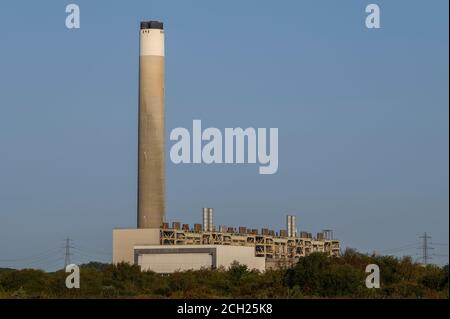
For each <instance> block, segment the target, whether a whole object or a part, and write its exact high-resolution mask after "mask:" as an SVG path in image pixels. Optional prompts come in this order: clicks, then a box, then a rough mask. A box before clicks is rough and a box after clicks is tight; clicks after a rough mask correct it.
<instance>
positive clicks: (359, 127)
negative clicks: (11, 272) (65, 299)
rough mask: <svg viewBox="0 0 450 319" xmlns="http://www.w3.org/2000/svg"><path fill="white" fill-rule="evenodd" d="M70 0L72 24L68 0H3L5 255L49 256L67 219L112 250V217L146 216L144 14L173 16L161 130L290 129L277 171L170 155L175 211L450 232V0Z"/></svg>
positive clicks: (0, 218)
mask: <svg viewBox="0 0 450 319" xmlns="http://www.w3.org/2000/svg"><path fill="white" fill-rule="evenodd" d="M71 2H74V3H77V4H79V5H80V9H81V29H79V30H68V29H66V27H65V23H64V22H65V18H66V13H65V5H66V4H68V3H70V2H69V1H67V3H65V2H64V1H1V3H0V39H1V44H0V57H1V58H0V260H5V259H12V260H15V259H20V258H22V257H26V258H31V257H32V256H34V255H35V254H37V255H38V256H43V252H44V251H48V254H49V256H51V258H49V259H48V260H46V259H39V258H41V257H39V258H37V257H36V258H37V259H36V260H34V259H32V261H33V262H35V263H36V264H37V266H40V267H44V268H47V269H54V268H55V267H57V266H60V265H61V262H62V261H61V259H62V250H61V249H60V247H61V246H62V245H63V239H64V238H65V237H66V236H70V237H71V238H72V239H73V240H74V246H75V247H76V248H78V249H79V250H80V252H82V253H84V257H83V256H81V255H78V256H77V253H76V252H74V253H75V255H74V256H73V257H74V259H75V261H77V262H80V261H85V260H86V259H88V258H89V256H91V257H92V256H93V257H95V258H96V259H99V260H108V258H109V257H108V254H110V253H111V234H112V229H113V228H114V227H135V224H136V171H137V158H136V155H137V125H136V124H137V102H138V101H137V97H138V96H137V93H138V91H137V84H138V83H137V80H138V35H139V22H140V21H141V20H145V19H159V20H162V21H163V22H164V24H165V30H166V31H165V34H166V68H167V71H166V128H167V135H166V136H167V137H168V134H169V133H170V131H171V130H172V129H173V128H175V127H178V126H183V127H188V128H189V127H190V126H191V125H192V120H193V119H201V120H202V122H203V125H204V126H214V127H218V128H224V127H238V126H241V127H244V128H245V127H249V126H253V127H278V129H279V170H278V173H277V174H275V175H259V174H258V170H257V166H255V165H240V166H239V165H212V166H208V165H184V166H177V165H175V164H172V163H171V162H170V159H169V157H167V218H168V220H169V221H173V220H179V221H181V222H184V223H189V224H191V225H192V224H193V223H196V222H200V221H201V208H202V207H203V206H210V207H214V208H215V221H216V224H226V225H234V226H239V225H243V226H249V227H257V228H261V227H266V226H268V227H271V228H274V229H276V230H278V229H280V228H284V227H285V215H286V214H287V213H291V214H296V215H297V221H298V228H299V229H301V230H309V231H312V232H314V233H315V232H317V231H320V230H321V229H323V228H332V229H334V233H335V236H336V237H338V238H339V239H341V240H342V243H343V247H346V246H350V247H354V248H357V249H359V250H361V251H363V252H372V251H373V250H377V251H381V252H383V251H386V250H390V249H393V248H396V247H403V246H406V245H409V244H411V245H410V246H409V248H410V250H409V251H407V250H404V251H403V250H402V251H400V252H399V254H403V253H404V254H412V255H415V254H416V253H418V251H417V250H416V249H415V246H414V245H413V244H414V243H418V242H419V239H418V236H420V235H421V234H422V233H423V232H425V231H426V232H428V233H429V234H430V235H431V236H432V237H433V239H432V242H436V243H443V244H446V243H448V237H449V215H448V210H449V197H448V194H449V188H448V183H449V170H448V167H449V157H448V154H449V139H448V130H449V126H448V124H449V123H448V115H449V114H448V113H449V112H448V111H449V109H448V107H449V98H448V85H449V83H448V82H449V81H448V75H449V74H448V67H449V65H448V54H449V52H448V45H449V43H448V9H449V8H448V1H446V0H435V1H425V0H422V1H410V0H408V1H406V0H405V1H372V0H370V1H369V0H367V1H360V0H358V1H356V0H355V1H332V0H330V1H312V0H311V1H281V2H278V1H277V2H276V1H230V0H227V1H86V0H83V1H82V0H77V1H75V0H73V1H71ZM369 3H377V4H379V5H380V7H381V29H379V30H368V29H366V28H365V24H364V21H365V17H366V13H365V6H366V5H367V4H369ZM167 140H168V138H167ZM168 142H169V141H168ZM167 144H168V145H167V149H169V147H170V145H171V144H170V143H167ZM167 153H168V152H167ZM435 247H436V249H435V251H434V252H435V253H437V254H448V246H446V245H440V246H435ZM53 248H54V249H55V250H54V251H53V250H52V249H53ZM50 251H51V252H50ZM58 254H59V255H58ZM77 258H78V259H77ZM83 258H84V259H83ZM447 259H448V257H435V259H434V261H435V262H438V263H443V262H446V260H447ZM27 260H28V259H27ZM24 264H25V265H27V263H26V261H14V262H9V263H8V262H0V267H2V266H15V267H21V266H23V265H24Z"/></svg>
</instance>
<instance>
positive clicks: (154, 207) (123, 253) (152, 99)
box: [113, 21, 340, 273]
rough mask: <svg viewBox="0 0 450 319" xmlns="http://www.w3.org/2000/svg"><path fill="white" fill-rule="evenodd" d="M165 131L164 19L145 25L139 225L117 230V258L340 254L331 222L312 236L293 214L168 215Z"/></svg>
mask: <svg viewBox="0 0 450 319" xmlns="http://www.w3.org/2000/svg"><path fill="white" fill-rule="evenodd" d="M164 132H165V131H164V29H163V24H162V23H161V22H158V21H145V22H141V28H140V58H139V133H138V136H139V142H138V213H137V216H138V218H137V228H136V229H114V230H113V263H115V264H116V263H120V262H127V263H130V264H137V265H139V266H141V269H142V270H152V271H155V272H158V273H172V272H174V271H183V270H189V269H200V268H213V269H215V268H221V267H223V268H228V267H229V266H230V265H231V264H232V263H233V262H238V263H240V264H245V265H247V266H248V268H250V269H257V270H260V271H264V270H266V269H268V268H273V267H281V266H289V265H291V264H293V263H294V262H295V261H296V260H298V258H301V257H303V256H307V255H308V254H310V253H312V252H323V253H326V254H328V255H330V256H339V254H340V243H339V241H338V240H335V239H334V238H333V233H332V231H331V230H324V231H322V232H320V233H318V234H317V236H315V237H314V238H313V236H312V234H311V233H308V232H303V231H302V232H298V231H297V226H296V216H293V215H288V216H287V218H286V229H282V230H280V231H279V232H275V231H274V230H271V229H268V228H263V229H261V231H258V230H257V229H250V228H246V227H238V228H237V229H236V228H234V227H227V226H220V227H216V226H215V225H214V222H213V217H214V216H213V209H212V208H203V215H202V220H203V223H202V224H194V225H193V227H190V226H189V225H188V224H180V223H179V222H173V223H172V225H169V223H166V222H165V174H164V158H165V156H164V145H165V144H164Z"/></svg>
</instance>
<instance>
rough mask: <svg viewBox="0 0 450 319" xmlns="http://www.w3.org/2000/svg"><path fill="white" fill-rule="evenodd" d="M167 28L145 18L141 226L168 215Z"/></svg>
mask: <svg viewBox="0 0 450 319" xmlns="http://www.w3.org/2000/svg"><path fill="white" fill-rule="evenodd" d="M164 134H165V132H164V29H163V24H162V23H161V22H158V21H145V22H141V30H140V57H139V143H138V144H139V145H138V228H160V227H161V226H162V223H163V222H164V216H165V177H164V147H165V144H164Z"/></svg>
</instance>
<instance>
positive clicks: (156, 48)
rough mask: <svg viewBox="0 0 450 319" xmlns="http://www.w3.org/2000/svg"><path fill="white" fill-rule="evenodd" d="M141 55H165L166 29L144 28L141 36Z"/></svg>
mask: <svg viewBox="0 0 450 319" xmlns="http://www.w3.org/2000/svg"><path fill="white" fill-rule="evenodd" d="M140 50H141V51H140V55H141V56H143V55H157V56H164V30H161V29H143V30H141V37H140Z"/></svg>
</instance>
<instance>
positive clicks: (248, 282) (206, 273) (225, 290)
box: [0, 249, 449, 298]
mask: <svg viewBox="0 0 450 319" xmlns="http://www.w3.org/2000/svg"><path fill="white" fill-rule="evenodd" d="M368 264H377V265H378V266H379V267H380V272H381V288H380V289H367V288H366V287H365V278H366V276H367V275H368V274H367V273H365V267H366V266H367V265H368ZM67 275H68V274H67V273H65V272H64V271H57V272H53V273H46V272H44V271H41V270H34V269H23V270H11V269H4V270H2V269H0V298H448V297H449V293H448V289H449V274H448V265H447V266H444V267H438V266H434V265H428V266H426V267H423V266H421V265H419V264H417V263H414V262H412V260H411V258H403V259H397V258H395V257H390V256H367V255H363V254H360V253H357V252H355V251H353V250H350V249H347V251H346V252H345V253H344V255H343V256H342V257H340V258H329V257H327V256H325V255H323V254H320V253H314V254H311V255H310V256H308V257H304V258H301V259H300V260H299V262H298V263H297V264H296V265H295V266H294V267H293V268H290V269H279V270H269V271H266V272H264V273H259V272H257V271H250V270H248V269H247V267H246V266H243V265H239V264H234V265H233V266H232V267H231V268H230V269H228V270H224V269H218V270H206V269H205V270H199V271H187V272H178V273H174V274H171V275H164V276H162V275H159V274H156V273H154V272H150V271H148V272H141V271H140V269H139V267H138V266H133V265H128V264H119V265H116V266H113V265H109V264H100V263H89V264H85V265H83V266H81V287H80V289H67V288H66V286H65V279H66V276H67Z"/></svg>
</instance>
